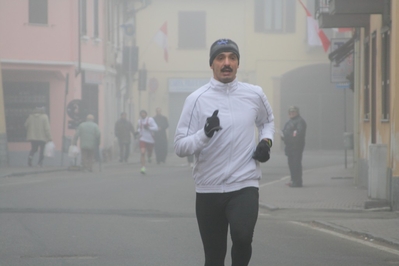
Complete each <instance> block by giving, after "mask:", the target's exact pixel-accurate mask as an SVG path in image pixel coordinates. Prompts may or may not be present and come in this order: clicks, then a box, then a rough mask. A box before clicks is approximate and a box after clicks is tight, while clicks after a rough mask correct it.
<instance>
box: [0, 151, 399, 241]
mask: <svg viewBox="0 0 399 266" xmlns="http://www.w3.org/2000/svg"><path fill="white" fill-rule="evenodd" d="M306 156H309V155H306ZM310 156H317V154H312V155H310ZM274 158H279V159H277V160H278V162H277V163H278V164H279V165H285V164H286V158H285V157H284V156H279V155H277V154H275V156H274ZM307 159H308V160H309V158H307ZM310 159H312V158H310ZM138 162H139V155H138V154H132V158H131V160H130V163H131V164H138ZM119 164H120V163H118V162H108V163H104V164H103V167H104V168H107V167H113V166H115V165H119ZM167 165H170V166H182V167H183V166H186V165H187V160H186V158H179V157H177V156H176V155H175V154H169V156H168V159H167ZM186 167H187V166H186ZM262 167H270V166H269V165H267V164H262ZM67 170H68V167H66V166H63V167H57V166H44V167H42V168H38V167H34V168H31V167H18V168H12V167H3V168H0V178H1V177H12V176H22V175H27V174H39V173H43V172H60V171H67ZM288 181H289V177H288V176H287V177H284V178H282V179H280V180H277V181H273V182H269V183H264V184H261V186H260V189H259V192H260V193H259V195H260V206H261V208H265V209H267V210H270V211H276V210H279V209H286V210H289V209H296V210H315V211H330V212H356V213H362V212H370V211H380V212H381V215H375V216H374V218H347V219H335V218H329V219H328V220H327V219H325V220H317V221H311V222H313V223H315V224H320V225H323V226H327V227H329V228H330V229H332V230H335V231H339V232H342V233H356V234H362V235H364V236H366V237H367V238H368V239H376V240H382V241H385V242H388V243H391V244H395V245H398V246H399V230H398V228H399V213H397V212H396V213H395V212H390V211H389V209H387V208H382V209H378V210H377V209H374V210H366V209H365V203H366V202H368V201H369V200H370V199H369V198H368V196H367V194H368V193H367V189H365V188H359V187H356V186H355V185H354V181H353V172H352V168H351V166H348V168H347V169H345V167H344V165H343V164H342V165H341V164H338V165H335V166H328V167H323V168H317V169H310V170H306V171H304V173H303V184H304V186H303V187H302V188H290V187H288V186H286V185H285V183H287V182H288ZM387 213H388V214H389V215H387ZM330 217H331V216H330Z"/></svg>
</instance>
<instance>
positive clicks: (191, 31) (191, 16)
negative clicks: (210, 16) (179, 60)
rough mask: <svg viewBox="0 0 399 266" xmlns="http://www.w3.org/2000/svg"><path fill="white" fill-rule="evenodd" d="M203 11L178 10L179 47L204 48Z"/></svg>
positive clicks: (204, 22) (204, 24)
mask: <svg viewBox="0 0 399 266" xmlns="http://www.w3.org/2000/svg"><path fill="white" fill-rule="evenodd" d="M205 15H206V14H205V12H203V11H184V12H179V48H180V49H204V48H206V28H205V26H206V21H205Z"/></svg>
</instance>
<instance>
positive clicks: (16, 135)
mask: <svg viewBox="0 0 399 266" xmlns="http://www.w3.org/2000/svg"><path fill="white" fill-rule="evenodd" d="M3 89H4V109H5V119H6V127H7V141H8V142H25V141H26V129H25V126H24V124H25V121H26V119H27V118H28V116H29V114H30V113H31V112H32V110H33V109H35V107H41V106H44V107H45V108H46V110H47V114H49V113H48V110H49V103H50V84H49V83H48V82H7V81H4V82H3Z"/></svg>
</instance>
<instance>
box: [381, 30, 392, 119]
mask: <svg viewBox="0 0 399 266" xmlns="http://www.w3.org/2000/svg"><path fill="white" fill-rule="evenodd" d="M381 54H382V56H381V72H382V73H381V78H382V81H381V83H382V84H381V89H382V91H381V99H382V102H381V113H382V120H384V121H388V120H389V109H390V71H391V68H390V65H391V61H390V58H391V31H390V30H387V31H385V32H383V33H382V45H381Z"/></svg>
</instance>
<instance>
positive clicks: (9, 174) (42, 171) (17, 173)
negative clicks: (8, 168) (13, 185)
mask: <svg viewBox="0 0 399 266" xmlns="http://www.w3.org/2000/svg"><path fill="white" fill-rule="evenodd" d="M67 170H68V168H62V169H49V170H38V171H28V172H14V173H8V174H5V175H0V178H4V177H15V176H25V175H36V174H42V173H52V172H62V171H67Z"/></svg>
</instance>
